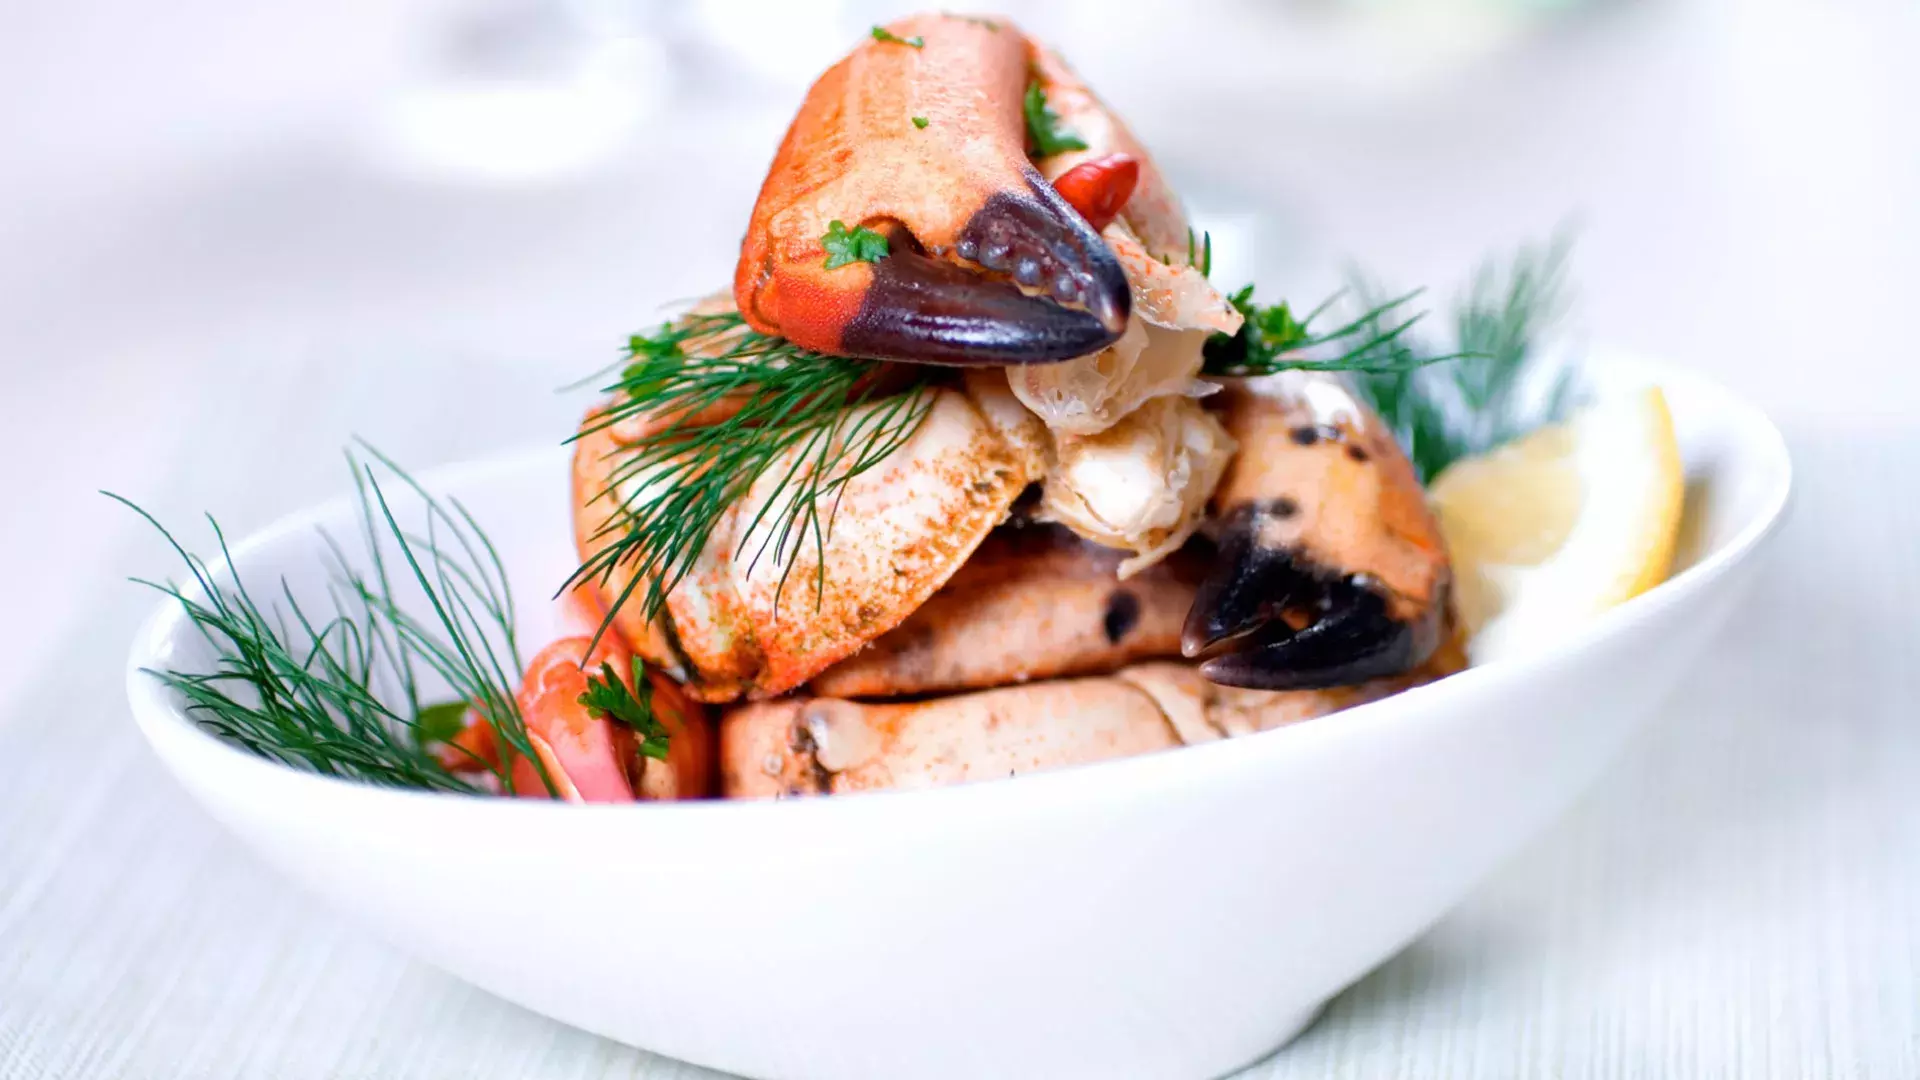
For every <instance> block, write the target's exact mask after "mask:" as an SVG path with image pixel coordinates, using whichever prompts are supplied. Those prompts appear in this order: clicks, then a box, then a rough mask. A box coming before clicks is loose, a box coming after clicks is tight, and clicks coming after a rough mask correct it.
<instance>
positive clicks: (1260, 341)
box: [1201, 254, 1450, 376]
mask: <svg viewBox="0 0 1920 1080" xmlns="http://www.w3.org/2000/svg"><path fill="white" fill-rule="evenodd" d="M1208 258H1209V261H1211V254H1209V256H1208ZM1420 291H1421V290H1418V289H1416V290H1414V291H1413V292H1410V293H1407V294H1405V295H1404V296H1400V297H1396V298H1394V299H1392V300H1388V301H1386V302H1384V303H1377V304H1373V305H1371V306H1370V307H1369V309H1368V310H1367V311H1366V312H1364V313H1363V314H1361V315H1359V316H1358V317H1356V318H1353V319H1350V320H1348V321H1347V322H1346V323H1344V324H1342V325H1340V326H1336V327H1334V328H1333V329H1331V330H1324V331H1322V330H1315V329H1314V328H1313V324H1314V322H1315V321H1316V320H1318V319H1319V318H1320V316H1321V315H1323V314H1325V313H1326V311H1327V310H1328V309H1329V308H1331V307H1333V305H1334V304H1335V303H1337V302H1338V301H1339V300H1340V299H1341V297H1342V295H1343V294H1341V293H1336V294H1334V295H1333V296H1331V297H1329V298H1328V299H1327V300H1325V301H1323V302H1322V303H1321V304H1320V306H1319V307H1316V308H1314V309H1313V310H1312V311H1309V312H1307V314H1306V317H1305V318H1300V317H1297V316H1295V315H1294V313H1293V309H1292V308H1291V307H1289V306H1288V305H1287V302H1286V301H1284V300H1283V301H1281V302H1280V303H1278V304H1261V303H1258V302H1256V301H1255V300H1254V298H1253V286H1251V285H1248V286H1246V287H1245V288H1243V289H1241V290H1240V291H1239V292H1236V293H1234V294H1233V295H1232V296H1229V297H1227V300H1228V302H1230V303H1231V304H1233V306H1234V307H1235V308H1237V309H1239V311H1240V314H1241V315H1242V316H1244V317H1245V319H1246V321H1245V322H1244V323H1242V324H1241V325H1240V330H1239V332H1238V333H1235V334H1233V335H1232V336H1228V335H1226V334H1215V335H1213V336H1212V337H1211V338H1209V339H1208V340H1207V344H1206V348H1205V360H1204V362H1203V364H1202V367H1201V373H1202V374H1206V375H1216V376H1253V375H1271V374H1273V373H1274V372H1277V371H1397V370H1401V368H1402V367H1404V366H1406V365H1412V366H1420V365H1424V364H1432V363H1438V362H1439V361H1441V360H1446V359H1450V357H1446V356H1415V355H1413V354H1411V353H1402V352H1400V351H1396V350H1395V349H1394V348H1393V345H1394V343H1395V342H1396V341H1398V340H1399V339H1400V338H1401V337H1402V336H1404V335H1405V334H1406V333H1407V331H1409V330H1411V329H1413V327H1414V325H1415V324H1416V323H1418V322H1419V321H1420V320H1421V319H1422V318H1424V317H1425V315H1426V313H1425V312H1421V313H1419V314H1415V315H1410V316H1407V317H1405V318H1400V317H1399V316H1398V315H1397V314H1396V312H1398V311H1400V310H1401V309H1402V308H1403V307H1404V305H1406V304H1407V303H1409V302H1411V301H1412V300H1414V299H1415V298H1417V297H1418V296H1419V295H1420ZM1396 320H1397V321H1396ZM1328 345H1331V346H1334V347H1335V348H1336V349H1337V350H1338V351H1335V352H1333V353H1331V354H1330V355H1326V354H1323V355H1318V356H1316V355H1314V352H1313V350H1316V349H1321V348H1322V347H1323V346H1328Z"/></svg>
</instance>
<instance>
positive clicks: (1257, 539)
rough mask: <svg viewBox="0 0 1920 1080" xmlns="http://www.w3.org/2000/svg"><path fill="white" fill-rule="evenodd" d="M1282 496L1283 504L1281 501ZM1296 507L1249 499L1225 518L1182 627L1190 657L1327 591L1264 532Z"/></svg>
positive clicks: (1182, 642)
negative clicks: (1211, 564)
mask: <svg viewBox="0 0 1920 1080" xmlns="http://www.w3.org/2000/svg"><path fill="white" fill-rule="evenodd" d="M1282 501H1284V502H1285V503H1286V506H1285V507H1284V508H1282V507H1281V506H1280V505H1278V503H1279V502H1282ZM1296 509H1297V508H1296V507H1295V506H1294V505H1293V500H1291V499H1285V500H1276V503H1275V504H1272V505H1256V504H1249V505H1246V506H1241V507H1238V508H1237V509H1235V510H1233V511H1232V512H1231V513H1229V514H1228V515H1227V516H1226V518H1225V519H1224V520H1223V521H1222V523H1221V527H1220V539H1219V548H1218V551H1217V553H1216V555H1215V559H1214V569H1213V571H1212V572H1211V573H1210V574H1208V575H1207V577H1206V580H1204V581H1202V582H1201V583H1200V587H1199V589H1198V590H1197V591H1196V592H1195V594H1194V600H1193V607H1192V608H1191V609H1189V610H1188V612H1187V621H1186V624H1185V625H1184V626H1182V627H1181V629H1180V651H1181V653H1182V654H1184V655H1185V656H1186V657H1187V658H1188V659H1195V658H1198V657H1201V656H1204V655H1206V654H1207V653H1208V652H1211V651H1213V650H1215V649H1216V648H1217V647H1218V646H1220V644H1221V643H1222V642H1226V641H1229V640H1231V639H1233V638H1237V637H1241V636H1243V635H1245V634H1248V633H1251V632H1252V631H1254V630H1257V629H1259V628H1260V627H1262V626H1265V625H1267V624H1269V623H1271V622H1274V621H1276V620H1278V619H1279V618H1280V615H1281V613H1282V612H1283V611H1285V610H1286V609H1287V608H1289V607H1294V606H1297V605H1300V604H1303V603H1308V602H1310V601H1311V600H1312V599H1313V598H1314V597H1316V596H1318V595H1319V594H1320V593H1321V592H1322V591H1323V589H1324V586H1323V585H1322V584H1321V583H1320V582H1319V581H1317V580H1315V578H1314V577H1313V575H1312V574H1310V573H1307V572H1306V571H1304V570H1302V569H1301V568H1300V567H1299V566H1297V565H1296V564H1295V562H1294V560H1293V556H1292V555H1291V554H1290V553H1289V552H1288V551H1287V550H1286V548H1284V547H1282V546H1279V545H1276V544H1272V543H1268V542H1264V540H1263V537H1262V536H1261V534H1262V533H1263V532H1266V531H1268V529H1267V527H1266V526H1267V525H1268V523H1269V520H1270V519H1279V520H1284V519H1286V518H1288V517H1291V516H1292V515H1293V513H1294V512H1295V510H1296Z"/></svg>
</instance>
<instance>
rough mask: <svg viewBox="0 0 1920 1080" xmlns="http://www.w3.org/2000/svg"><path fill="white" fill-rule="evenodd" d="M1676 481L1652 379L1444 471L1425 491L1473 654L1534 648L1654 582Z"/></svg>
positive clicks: (1677, 500) (1680, 485)
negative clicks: (1449, 559) (1442, 538)
mask: <svg viewBox="0 0 1920 1080" xmlns="http://www.w3.org/2000/svg"><path fill="white" fill-rule="evenodd" d="M1684 488H1685V477H1684V473H1683V470H1682V468H1681V464H1680V446H1679V444H1678V443H1677V442H1676V441H1675V439H1674V434H1673V415H1672V414H1671V413H1670V412H1668V411H1667V399H1666V397H1665V395H1663V394H1661V392H1660V390H1659V388H1658V387H1648V388H1646V389H1644V390H1638V391H1634V392H1631V393H1626V394H1622V395H1618V396H1615V397H1612V398H1609V399H1605V400H1602V401H1600V402H1598V403H1596V404H1594V405H1592V406H1590V407H1588V408H1587V409H1585V410H1583V411H1582V412H1580V413H1579V414H1578V415H1576V416H1574V417H1573V418H1571V419H1569V420H1567V421H1565V422H1563V423H1559V424H1550V425H1548V426H1546V427H1543V428H1540V429H1539V430H1537V431H1534V432H1533V433H1531V434H1529V435H1527V436H1525V437H1524V438H1521V439H1518V440H1515V441H1514V442H1511V443H1508V444H1507V445H1505V446H1503V447H1501V448H1500V449H1498V450H1495V451H1493V452H1491V453H1489V454H1485V455H1482V456H1480V457H1475V458H1466V459H1463V460H1461V461H1457V462H1455V463H1454V464H1453V465H1451V466H1449V467H1448V468H1447V469H1446V470H1444V471H1443V472H1442V473H1441V474H1440V475H1439V477H1437V478H1436V479H1435V480H1434V482H1433V485H1432V487H1431V488H1430V489H1429V496H1430V498H1431V499H1432V502H1433V507H1434V510H1435V512H1436V513H1437V514H1438V515H1439V517H1440V528H1441V531H1442V532H1443V533H1444V534H1445V535H1446V540H1447V549H1448V553H1449V554H1450V555H1451V557H1452V559H1453V571H1454V579H1455V589H1456V592H1455V596H1456V599H1457V601H1458V604H1459V612H1460V618H1461V621H1462V622H1463V623H1464V624H1465V628H1466V630H1467V632H1468V633H1469V634H1470V635H1471V636H1470V638H1469V644H1468V654H1469V655H1470V656H1471V658H1472V659H1473V662H1475V663H1484V662H1486V661H1488V660H1494V659H1498V658H1500V657H1503V656H1512V655H1514V654H1516V653H1518V652H1521V651H1523V650H1530V649H1535V648H1538V647H1540V646H1541V645H1543V644H1546V643H1549V642H1551V641H1552V640H1554V639H1555V638H1557V637H1559V636H1561V635H1563V634H1565V633H1566V632H1567V631H1568V630H1570V629H1572V628H1574V627H1577V626H1579V625H1580V624H1581V623H1583V622H1585V621H1586V620H1587V619H1589V618H1591V617H1592V616H1593V615H1595V614H1598V613H1599V612H1601V611H1604V610H1606V609H1607V608H1610V607H1612V606H1613V605H1615V604H1618V603H1620V602H1621V601H1623V600H1626V599H1628V598H1629V597H1632V596H1636V595H1638V594H1640V593H1642V592H1645V591H1646V590H1648V589H1650V588H1652V587H1653V586H1655V585H1658V584H1659V583H1660V582H1661V581H1662V580H1664V579H1665V578H1666V576H1667V570H1668V568H1669V567H1670V565H1671V564H1672V562H1673V546H1674V540H1675V537H1676V536H1677V535H1678V533H1679V530H1680V507H1681V501H1682V493H1683V491H1684Z"/></svg>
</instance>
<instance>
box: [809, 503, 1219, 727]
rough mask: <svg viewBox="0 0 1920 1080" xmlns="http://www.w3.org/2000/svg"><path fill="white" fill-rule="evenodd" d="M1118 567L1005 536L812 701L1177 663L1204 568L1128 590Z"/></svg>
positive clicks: (1047, 533)
mask: <svg viewBox="0 0 1920 1080" xmlns="http://www.w3.org/2000/svg"><path fill="white" fill-rule="evenodd" d="M1121 557H1122V556H1121V553H1120V552H1117V551H1113V550H1111V549H1108V548H1101V547H1096V546H1094V545H1092V544H1089V543H1087V542H1086V541H1084V540H1081V539H1079V538H1078V537H1076V536H1074V535H1072V534H1071V533H1069V532H1067V531H1066V530H1065V529H1062V528H1059V527H1057V526H1049V525H1030V526H1025V527H1019V528H1003V529H997V530H995V531H994V533H993V534H992V535H991V536H989V537H988V538H987V540H986V542H985V543H983V544H981V545H980V547H979V549H978V550H976V551H975V552H974V553H973V557H972V558H970V559H968V560H967V563H966V565H965V566H962V567H961V568H960V570H959V572H958V573H956V574H954V575H953V578H952V580H950V581H948V582H947V584H946V586H945V587H944V588H942V589H941V590H940V591H939V592H937V593H934V594H933V596H932V598H931V599H929V600H928V601H927V602H926V603H925V604H923V605H921V607H920V609H919V610H918V611H915V612H914V613H913V614H912V615H910V616H908V617H907V620H906V621H905V622H903V623H901V624H900V625H899V626H896V627H894V628H893V629H892V630H890V631H888V632H887V633H885V634H883V635H881V636H880V638H879V639H878V640H876V641H874V643H873V644H871V645H869V646H867V647H866V648H865V649H863V650H861V651H860V652H858V653H855V654H854V655H852V656H850V657H848V658H847V659H845V660H842V661H841V662H840V663H838V664H835V665H834V666H833V667H830V668H828V669H827V670H826V671H824V672H822V673H821V674H820V675H819V676H817V677H816V678H815V679H814V680H813V681H812V683H810V684H809V690H810V691H811V692H812V693H814V694H818V695H820V696H822V697H848V698H871V697H897V696H903V695H909V694H927V693H952V692H954V691H956V690H972V689H980V688H984V687H990V686H1005V685H1009V684H1012V683H1021V682H1027V681H1029V680H1032V679H1047V678H1054V677H1058V676H1062V675H1080V674H1087V673H1092V672H1105V671H1112V670H1114V669H1116V668H1120V667H1123V666H1125V665H1127V664H1130V663H1134V662H1136V661H1139V660H1145V659H1151V658H1155V657H1172V656H1178V655H1179V654H1180V626H1181V623H1182V621H1183V620H1185V618H1186V613H1187V609H1188V608H1189V607H1191V606H1192V604H1193V591H1194V583H1195V581H1196V580H1197V579H1198V577H1197V571H1198V569H1199V568H1198V567H1197V566H1196V565H1194V561H1193V560H1191V559H1189V560H1174V561H1173V562H1170V563H1162V564H1160V565H1159V566H1156V567H1154V568H1152V569H1151V570H1148V571H1146V572H1145V573H1142V574H1138V575H1135V576H1134V577H1133V578H1131V579H1129V580H1127V581H1125V582H1119V581H1115V580H1114V571H1115V568H1116V567H1117V566H1118V565H1119V563H1120V561H1121ZM1175 563H1178V564H1179V565H1177V566H1176V565H1175Z"/></svg>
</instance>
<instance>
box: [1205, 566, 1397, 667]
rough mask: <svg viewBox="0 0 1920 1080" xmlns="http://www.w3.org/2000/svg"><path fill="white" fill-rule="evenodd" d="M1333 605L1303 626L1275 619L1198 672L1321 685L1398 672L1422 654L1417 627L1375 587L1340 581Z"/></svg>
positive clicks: (1207, 663)
mask: <svg viewBox="0 0 1920 1080" xmlns="http://www.w3.org/2000/svg"><path fill="white" fill-rule="evenodd" d="M1336 591H1338V592H1343V593H1345V594H1346V595H1344V596H1340V597H1338V598H1337V599H1336V600H1335V601H1334V608H1335V611H1334V613H1333V614H1330V615H1328V616H1327V617H1326V618H1324V619H1321V620H1320V621H1319V622H1316V623H1314V624H1312V625H1310V626H1308V627H1306V628H1305V629H1303V630H1300V631H1297V632H1296V631H1293V630H1290V629H1288V628H1287V627H1286V626H1284V625H1283V624H1274V625H1273V626H1272V627H1270V628H1269V629H1267V630H1265V631H1262V632H1260V633H1259V634H1258V635H1257V636H1256V640H1255V641H1254V642H1253V643H1251V644H1250V645H1249V646H1248V647H1246V648H1242V649H1239V650H1236V651H1234V652H1231V653H1227V654H1226V655H1224V656H1218V657H1215V658H1213V659H1212V660H1208V661H1207V662H1206V663H1204V664H1201V665H1200V674H1202V675H1204V676H1206V677H1207V678H1208V679H1211V680H1213V681H1214V682H1217V683H1221V684H1223V685H1226V686H1243V687H1246V688H1248V689H1252V690H1317V689H1321V688H1324V687H1328V686H1350V685H1352V684H1354V683H1362V682H1366V681H1367V680H1369V679H1379V678H1384V677H1386V676H1389V675H1398V674H1400V673H1401V672H1404V671H1406V670H1407V669H1409V668H1411V667H1413V666H1414V665H1415V664H1417V663H1419V662H1420V660H1422V659H1424V657H1421V656H1418V655H1416V654H1417V652H1418V651H1419V650H1418V647H1417V644H1418V643H1417V641H1416V638H1417V637H1418V635H1416V634H1415V633H1414V628H1413V627H1411V626H1409V625H1407V624H1405V623H1402V622H1398V621H1396V620H1394V619H1393V618H1392V617H1391V616H1389V615H1388V614H1387V609H1386V603H1385V602H1384V601H1383V600H1381V598H1380V597H1379V596H1378V595H1377V594H1375V593H1372V592H1369V591H1367V590H1365V589H1359V588H1355V587H1353V586H1350V585H1344V584H1343V585H1342V586H1341V587H1340V588H1339V589H1337V590H1336Z"/></svg>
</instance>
